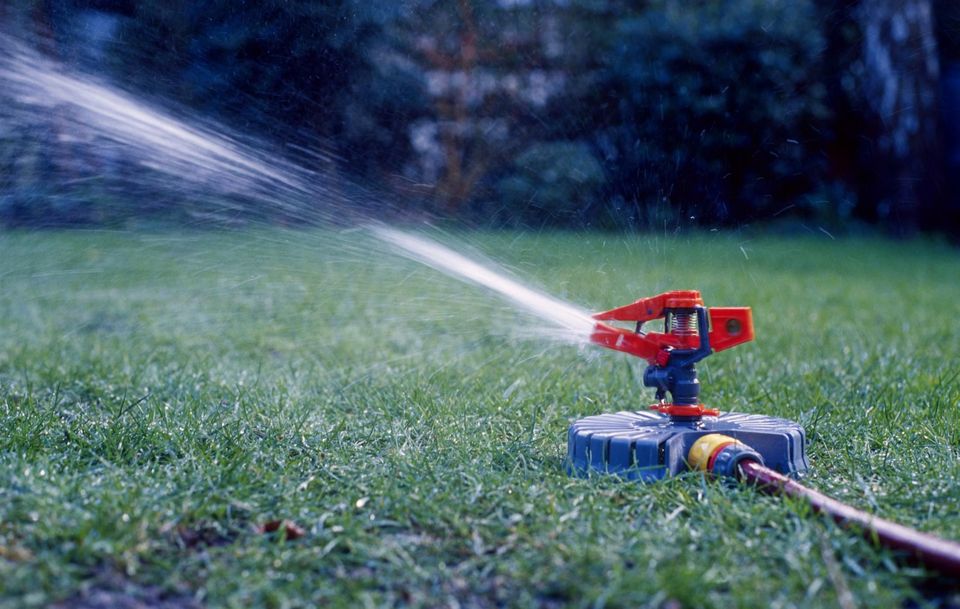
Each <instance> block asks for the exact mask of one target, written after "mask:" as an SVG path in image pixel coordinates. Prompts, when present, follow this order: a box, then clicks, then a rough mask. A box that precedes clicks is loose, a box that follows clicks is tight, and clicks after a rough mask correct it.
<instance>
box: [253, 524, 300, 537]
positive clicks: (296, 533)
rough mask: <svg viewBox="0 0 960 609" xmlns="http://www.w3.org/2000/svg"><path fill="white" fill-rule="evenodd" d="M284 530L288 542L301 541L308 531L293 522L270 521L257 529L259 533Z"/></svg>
mask: <svg viewBox="0 0 960 609" xmlns="http://www.w3.org/2000/svg"><path fill="white" fill-rule="evenodd" d="M280 530H283V532H284V534H285V535H286V539H287V541H292V540H294V539H300V538H301V537H303V536H305V535H306V534H307V531H306V530H305V529H304V528H303V527H301V526H300V525H298V524H297V523H295V522H293V521H292V520H268V521H267V522H264V523H263V524H261V525H260V526H258V527H257V532H258V533H275V532H277V531H280Z"/></svg>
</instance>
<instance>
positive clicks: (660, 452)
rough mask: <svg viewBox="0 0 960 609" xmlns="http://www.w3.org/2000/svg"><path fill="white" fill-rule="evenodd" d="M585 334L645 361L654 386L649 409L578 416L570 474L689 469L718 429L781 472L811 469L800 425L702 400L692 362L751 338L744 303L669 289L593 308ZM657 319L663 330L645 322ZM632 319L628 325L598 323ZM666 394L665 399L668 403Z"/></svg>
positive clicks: (633, 475) (649, 474) (658, 473)
mask: <svg viewBox="0 0 960 609" xmlns="http://www.w3.org/2000/svg"><path fill="white" fill-rule="evenodd" d="M593 317H594V319H596V320H597V323H596V326H595V327H594V331H593V334H592V335H591V337H590V339H591V340H592V341H593V342H595V343H597V344H599V345H602V346H604V347H607V348H610V349H614V350H616V351H623V352H625V353H629V354H631V355H635V356H637V357H640V358H642V359H644V360H646V361H647V363H648V364H649V365H648V366H647V369H646V371H645V372H644V374H643V384H644V385H645V386H647V387H652V388H654V389H655V390H656V399H657V402H656V403H655V404H653V405H652V406H650V407H649V409H647V410H640V411H621V412H618V413H616V414H602V415H597V416H592V417H586V418H583V419H580V420H578V421H576V422H574V423H573V425H571V426H570V431H569V434H568V439H567V455H568V458H569V463H570V468H571V470H572V472H573V473H577V474H581V475H584V474H587V473H589V472H598V473H616V474H619V475H621V476H624V477H626V478H630V479H640V480H645V481H650V480H658V479H660V478H663V477H665V476H668V475H672V474H677V473H680V472H683V471H687V470H688V469H691V467H690V461H689V458H688V455H689V454H690V451H691V449H692V448H693V447H694V445H695V444H696V443H697V441H698V440H699V439H700V438H701V437H704V436H707V435H709V434H723V435H724V436H725V437H730V438H733V439H735V440H737V441H738V442H742V443H744V444H746V445H749V446H750V447H752V448H753V449H754V450H755V451H756V453H757V455H758V456H759V458H760V462H761V463H763V464H766V465H767V466H768V467H770V468H772V469H775V470H777V471H779V472H781V473H785V474H798V473H800V472H803V471H806V470H807V468H808V464H807V457H806V453H805V443H806V442H805V434H804V431H803V428H802V427H800V425H798V424H797V423H794V422H793V421H788V420H785V419H779V418H775V417H769V416H765V415H759V414H743V413H730V412H725V413H721V412H720V411H719V410H717V409H715V408H708V407H707V406H705V405H704V404H703V403H702V402H701V401H700V381H699V379H698V378H697V368H696V364H697V362H699V361H700V360H702V359H704V358H705V357H707V356H709V355H710V354H712V353H714V352H716V351H723V350H725V349H729V348H731V347H735V346H737V345H740V344H743V343H745V342H748V341H750V340H753V317H752V314H751V311H750V308H749V307H711V308H709V309H707V308H706V307H705V306H704V304H703V299H702V298H701V297H700V292H698V291H695V290H682V291H674V292H666V293H664V294H660V295H659V296H653V297H650V298H642V299H640V300H638V301H636V302H634V303H632V304H629V305H626V306H622V307H618V308H616V309H611V310H610V311H604V312H602V313H597V314H595V315H594V316H593ZM658 319H662V320H663V322H664V329H663V330H664V331H663V332H644V331H643V324H645V323H647V322H650V321H653V320H658ZM605 321H621V322H624V321H625V322H635V323H636V328H635V329H634V330H628V329H625V328H620V327H616V326H612V325H608V324H606V323H603V322H605ZM668 395H669V397H670V400H669V401H667V399H666V398H667V396H668Z"/></svg>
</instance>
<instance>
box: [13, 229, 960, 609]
mask: <svg viewBox="0 0 960 609" xmlns="http://www.w3.org/2000/svg"><path fill="white" fill-rule="evenodd" d="M467 237H469V241H470V242H471V243H472V245H474V246H475V247H477V248H479V249H480V250H482V251H483V252H485V253H486V254H487V255H489V256H491V257H495V258H497V259H498V260H502V261H503V262H504V263H505V264H507V265H508V266H509V267H511V268H512V269H514V271H515V272H516V273H517V274H519V275H521V276H523V277H526V278H531V279H533V280H534V281H535V282H537V283H539V285H542V286H543V287H545V288H546V289H548V290H550V291H552V292H554V293H556V294H558V295H561V296H564V297H567V298H569V299H571V300H573V301H574V302H577V303H581V304H583V305H585V306H587V307H590V308H594V309H601V308H609V307H612V306H615V305H620V304H624V303H626V302H629V301H631V300H633V299H635V298H637V297H640V296H646V295H652V294H655V293H658V292H660V291H663V290H667V289H679V288H698V289H700V290H702V291H703V293H704V296H705V298H706V299H707V301H708V304H711V305H718V306H719V305H750V306H752V307H753V308H754V317H755V321H756V329H757V336H758V338H757V341H756V342H755V343H751V344H748V345H745V346H742V347H738V348H737V349H734V350H732V351H729V352H725V353H722V354H718V355H716V356H714V357H712V358H710V360H708V361H707V362H706V363H705V364H704V365H703V366H702V371H703V372H702V374H701V377H702V381H703V383H704V397H705V399H706V401H707V402H708V403H709V404H710V405H713V406H717V407H720V408H721V409H726V410H740V411H752V412H761V413H768V414H773V415H778V416H784V417H788V418H791V419H795V420H799V421H800V422H802V423H803V424H804V425H805V426H806V428H807V431H808V435H809V439H810V446H809V454H810V456H811V458H812V459H811V460H812V466H813V471H812V472H811V474H810V475H809V476H808V477H807V482H808V483H809V485H811V486H813V487H815V488H818V489H821V490H824V491H827V492H829V493H831V494H833V495H834V496H837V497H838V498H840V499H843V500H845V501H848V502H850V503H852V504H854V505H856V506H858V507H861V508H864V509H867V510H870V511H872V512H875V513H877V514H879V515H882V516H885V517H889V518H893V519H895V520H898V521H900V522H902V523H904V524H908V525H911V526H915V527H918V528H920V529H923V530H926V531H931V532H935V533H938V534H941V535H944V536H947V537H951V538H955V539H960V518H958V517H957V514H958V513H960V512H958V510H960V487H958V483H957V480H960V464H958V452H960V451H958V447H960V415H958V401H960V379H958V370H960V367H958V363H957V362H958V360H957V356H958V346H960V327H958V319H957V314H956V311H957V304H956V303H957V302H960V281H958V279H960V254H958V252H957V251H956V250H953V249H950V248H948V247H947V246H944V245H940V244H936V243H927V242H911V243H890V242H886V241H881V240H870V239H858V240H849V241H831V240H829V239H827V238H825V237H824V238H812V237H811V238H789V239H786V238H774V237H763V238H754V239H748V238H747V237H736V236H731V235H718V234H704V235H697V236H692V237H684V236H681V237H671V236H649V237H637V238H632V237H631V238H624V237H619V236H607V235H601V234H586V235H575V234H542V235H529V234H516V233H509V234H471V235H469V236H467V235H460V236H459V239H465V238H467ZM359 239H360V238H359V236H357V235H355V234H347V235H335V234H332V233H325V232H303V233H296V232H283V231H260V232H252V233H232V234H231V233H209V234H194V235H149V234H123V233H96V232H89V233H67V234H58V233H42V234H0V260H2V263H0V550H2V552H0V591H2V601H0V604H2V606H5V607H20V606H29V605H44V604H47V603H50V602H53V601H56V600H59V599H67V600H72V601H76V600H78V599H80V598H88V597H84V596H83V595H84V590H85V589H86V590H87V592H86V594H88V596H89V594H90V593H91V591H97V590H101V589H111V590H114V591H116V590H126V593H127V594H132V595H141V596H143V595H146V596H150V595H152V596H151V598H153V601H156V602H160V600H157V599H161V600H162V599H173V600H174V601H180V602H186V601H187V600H189V599H191V598H192V599H194V601H195V602H196V603H197V604H198V605H202V606H234V607H247V606H269V607H291V606H308V605H321V606H334V607H338V606H342V607H357V606H384V605H387V606H390V605H411V606H431V607H435V606H461V607H493V606H544V607H560V606H567V605H570V606H579V607H600V606H609V607H639V606H654V607H657V606H664V605H665V604H666V603H669V602H672V601H675V602H679V603H680V604H681V605H682V606H684V607H697V606H707V607H730V606H745V607H769V606H773V607H808V606H810V607H815V606H824V605H836V604H837V602H838V600H837V599H838V591H839V590H843V589H845V588H846V589H849V590H850V592H851V593H852V595H853V598H854V599H855V601H856V603H857V605H858V606H862V607H868V606H869V607H884V606H891V607H894V606H902V605H903V603H904V602H905V601H907V600H910V599H913V600H915V601H917V602H919V603H921V604H923V603H924V602H925V600H924V594H929V593H928V592H926V591H925V586H927V585H928V584H929V579H928V578H929V576H930V574H928V573H926V572H924V571H923V570H922V569H920V568H917V567H911V566H909V565H908V564H907V563H905V562H903V561H901V560H899V559H898V557H896V556H895V555H892V554H891V553H889V552H887V551H883V550H878V549H875V548H874V547H872V546H871V545H870V544H868V543H867V542H865V541H862V540H860V539H859V538H857V537H855V536H851V535H849V534H847V533H845V532H843V531H841V530H839V529H837V528H836V527H835V526H833V525H832V524H830V523H828V522H826V521H824V520H823V519H821V518H818V517H816V516H811V515H810V514H808V513H805V511H804V510H803V508H802V506H799V505H795V504H790V503H788V502H785V501H783V500H780V499H777V498H771V497H765V496H761V495H759V494H757V493H755V492H754V491H752V490H750V489H748V488H736V487H730V486H727V485H723V484H719V483H715V482H710V481H705V480H704V479H702V478H701V477H700V476H699V475H692V474H689V475H684V476H680V477H677V478H674V479H671V480H668V481H666V482H663V483H659V484H655V485H649V486H641V485H637V484H630V483H618V482H617V481H615V480H611V479H606V478H593V479H573V478H569V477H568V476H567V475H566V474H565V473H564V463H563V459H564V456H565V433H566V429H567V426H568V425H569V423H570V421H571V420H573V419H575V418H577V417H580V416H583V415H590V414H596V413H600V412H604V411H610V410H617V409H624V408H641V407H643V406H644V405H645V404H647V403H648V402H649V401H650V398H651V396H650V391H649V390H646V389H643V388H642V387H639V385H638V381H637V377H638V370H640V369H641V366H640V363H639V362H633V361H630V359H629V358H628V357H627V356H624V355H621V354H616V353H612V352H609V353H607V352H604V353H601V352H599V351H598V350H594V349H590V348H580V347H577V346H573V345H566V344H563V343H558V342H552V341H549V340H538V339H537V338H536V336H537V329H538V322H537V321H536V320H535V319H532V318H530V317H527V316H522V315H517V314H515V313H513V312H512V311H511V310H510V309H509V308H508V307H506V306H504V305H502V304H501V303H500V302H499V301H498V300H496V299H495V298H491V297H488V296H486V295H485V294H484V293H483V292H482V291H480V290H479V289H477V288H474V287H470V286H465V285H461V284H459V283H457V282H454V281H451V280H449V279H446V278H443V277H441V276H438V275H437V274H435V273H434V272H433V271H430V270H428V269H425V268H420V267H418V266H417V265H415V264H414V263H411V262H407V261H403V260H400V259H397V258H393V257H389V256H383V255H381V254H375V255H367V254H366V253H365V252H367V251H368V249H367V245H366V244H363V243H360V242H359ZM273 519H290V520H292V521H295V522H296V523H298V524H299V525H300V526H302V527H303V528H304V529H306V531H307V535H306V536H305V537H303V538H301V539H297V540H293V541H286V540H284V539H283V537H282V536H277V535H265V534H260V533H257V532H256V531H255V526H256V525H257V524H260V523H263V522H265V521H269V520H273ZM145 591H148V592H145ZM929 598H930V597H929V596H928V597H927V599H928V600H929ZM148 600H149V599H148ZM153 601H151V602H153ZM148 604H149V603H148Z"/></svg>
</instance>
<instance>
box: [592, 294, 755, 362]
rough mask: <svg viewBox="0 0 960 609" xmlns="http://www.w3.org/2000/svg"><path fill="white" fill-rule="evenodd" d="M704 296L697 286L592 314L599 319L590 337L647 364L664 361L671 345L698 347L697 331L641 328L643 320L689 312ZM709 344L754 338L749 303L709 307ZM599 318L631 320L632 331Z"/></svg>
mask: <svg viewBox="0 0 960 609" xmlns="http://www.w3.org/2000/svg"><path fill="white" fill-rule="evenodd" d="M703 306H704V304H703V299H702V298H701V297H700V292H698V291H696V290H676V291H673V292H665V293H663V294H660V295H658V296H651V297H649V298H641V299H640V300H638V301H636V302H634V303H631V304H628V305H624V306H622V307H617V308H616V309H611V310H609V311H603V312H602V313H596V314H594V316H593V318H594V319H596V320H597V321H598V323H597V324H596V326H595V327H594V330H593V334H592V335H591V336H590V340H591V341H593V342H594V343H597V344H598V345H601V346H603V347H607V348H609V349H614V350H615V351H623V352H624V353H629V354H631V355H635V356H637V357H639V358H642V359H645V360H646V361H647V362H649V363H650V364H655V365H661V366H662V365H665V364H666V360H667V359H669V351H670V350H671V349H697V348H699V347H700V337H699V335H698V332H687V331H683V330H685V329H684V328H679V329H677V328H674V329H670V328H668V329H667V332H665V333H663V332H646V333H644V332H641V331H640V330H641V326H643V324H644V323H645V322H648V321H653V320H655V319H661V318H664V317H666V316H667V315H674V314H676V313H679V314H684V313H690V311H692V310H696V309H698V308H703ZM708 312H709V318H710V331H709V333H708V339H709V345H710V349H711V350H712V351H723V350H724V349H729V348H731V347H735V346H737V345H739V344H742V343H745V342H748V341H751V340H753V336H754V335H753V315H752V313H751V311H750V307H710V308H709V309H708ZM602 321H634V322H637V328H636V330H635V331H631V330H626V329H624V328H617V327H614V326H610V325H607V324H604V323H599V322H602Z"/></svg>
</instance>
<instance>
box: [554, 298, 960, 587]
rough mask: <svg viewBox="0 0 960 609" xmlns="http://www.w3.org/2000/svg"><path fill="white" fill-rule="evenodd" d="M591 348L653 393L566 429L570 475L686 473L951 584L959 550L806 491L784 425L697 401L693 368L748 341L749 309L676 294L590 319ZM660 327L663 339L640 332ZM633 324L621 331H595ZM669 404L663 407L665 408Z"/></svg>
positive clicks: (804, 465) (797, 436)
mask: <svg viewBox="0 0 960 609" xmlns="http://www.w3.org/2000/svg"><path fill="white" fill-rule="evenodd" d="M593 317H594V319H595V320H597V321H596V325H595V328H594V331H593V333H592V334H591V336H590V340H591V341H592V342H594V343H596V344H598V345H602V346H604V347H607V348H610V349H614V350H616V351H622V352H625V353H629V354H631V355H635V356H637V357H640V358H641V359H644V360H646V361H647V363H648V366H647V369H646V371H645V372H644V374H643V384H644V385H645V386H647V387H652V388H654V389H655V390H656V394H655V396H656V400H657V402H656V403H654V404H653V405H651V406H650V408H649V409H648V410H646V411H637V412H633V411H624V412H618V413H615V414H601V415H596V416H591V417H586V418H583V419H580V420H578V421H575V422H574V423H573V424H572V425H571V426H570V430H569V432H568V437H567V456H568V462H569V467H570V471H571V473H573V474H576V475H590V474H592V473H597V474H615V475H618V476H620V477H622V478H626V479H631V480H641V481H644V482H651V481H654V480H659V479H661V478H664V477H666V476H669V475H675V474H679V473H682V472H685V471H700V472H703V473H705V474H707V475H710V476H716V477H724V478H729V479H734V480H739V481H741V482H743V483H746V484H749V485H753V486H755V487H756V488H758V489H760V490H763V491H765V492H768V493H772V494H779V495H784V496H787V497H793V498H795V499H799V500H802V501H805V502H806V503H807V504H809V505H810V507H811V508H812V509H813V510H814V511H815V512H817V513H821V514H824V515H827V516H829V517H830V518H832V519H833V520H834V521H835V522H837V523H838V524H840V525H841V526H844V527H848V528H852V529H856V530H859V531H860V532H861V533H862V534H863V536H864V537H866V538H867V539H868V540H870V541H872V542H874V543H876V544H879V545H882V546H885V547H888V548H891V549H893V550H897V551H901V552H905V553H907V554H908V555H909V556H911V557H912V558H914V559H917V560H919V561H920V562H922V563H923V564H924V565H926V566H928V567H931V568H935V569H937V570H939V571H940V572H942V573H944V574H948V575H952V576H960V544H958V543H956V542H953V541H948V540H944V539H941V538H939V537H936V536H934V535H929V534H927V533H922V532H920V531H916V530H914V529H910V528H908V527H905V526H902V525H899V524H896V523H893V522H890V521H888V520H884V519H882V518H877V517H875V516H872V515H870V514H868V513H866V512H863V511H860V510H857V509H855V508H853V507H851V506H849V505H846V504H844V503H841V502H840V501H837V500H835V499H832V498H830V497H827V496H826V495H824V494H822V493H819V492H817V491H815V490H813V489H810V488H807V487H805V486H803V485H802V484H800V483H799V482H797V481H796V480H795V479H794V478H796V477H797V476H799V475H800V474H802V473H803V472H805V471H807V469H808V468H809V464H808V462H807V457H806V437H805V434H804V430H803V428H802V427H801V426H800V425H799V424H798V423H795V422H793V421H789V420H786V419H780V418H775V417H770V416H766V415H761V414H743V413H731V412H720V411H719V410H717V409H715V408H709V407H707V406H706V405H704V404H703V403H702V402H701V401H700V381H699V379H698V378H697V369H696V364H697V362H700V361H702V360H703V359H704V358H706V357H707V356H709V355H711V354H712V353H714V352H715V351H723V350H725V349H729V348H731V347H735V346H737V345H740V344H743V343H745V342H748V341H751V340H753V338H754V331H753V317H752V313H751V310H750V309H749V308H748V307H711V308H709V309H708V308H706V307H705V306H704V304H703V300H702V298H701V297H700V293H699V292H697V291H692V290H690V291H675V292H667V293H664V294H660V295H659V296H654V297H651V298H642V299H640V300H638V301H636V302H634V303H632V304H629V305H626V306H623V307H618V308H616V309H612V310H610V311H604V312H602V313H597V314H595V315H594V316H593ZM654 320H663V324H664V328H663V329H664V331H663V332H655V331H653V332H644V331H643V325H644V324H645V323H648V322H651V321H654ZM608 321H618V322H634V323H636V326H635V329H634V330H628V329H625V328H620V327H617V326H612V325H608V324H606V323H604V322H608ZM668 395H669V397H670V400H669V401H667V399H666V398H667V396H668Z"/></svg>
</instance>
